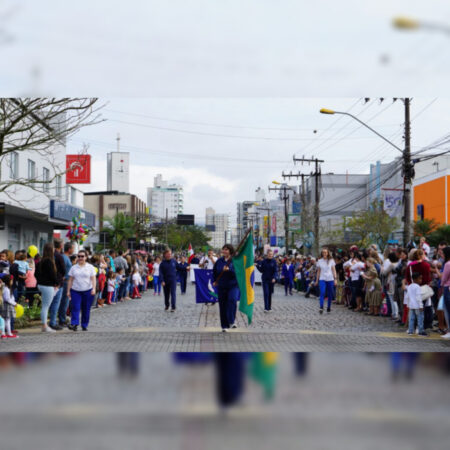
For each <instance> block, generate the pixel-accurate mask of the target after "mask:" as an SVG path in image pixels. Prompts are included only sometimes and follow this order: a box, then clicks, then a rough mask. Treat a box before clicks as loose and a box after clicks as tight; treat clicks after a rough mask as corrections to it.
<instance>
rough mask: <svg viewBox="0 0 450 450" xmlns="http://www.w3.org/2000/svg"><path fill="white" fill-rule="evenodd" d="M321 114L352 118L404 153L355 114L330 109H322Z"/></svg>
mask: <svg viewBox="0 0 450 450" xmlns="http://www.w3.org/2000/svg"><path fill="white" fill-rule="evenodd" d="M320 113H321V114H342V115H344V116H350V117H352V118H353V119H355V120H356V121H358V122H359V123H360V124H361V125H363V126H365V127H366V128H368V129H369V130H370V131H372V132H373V133H375V134H376V135H377V136H379V137H380V138H381V139H383V140H385V141H386V142H387V143H388V144H389V145H392V147H394V148H395V149H397V150H398V151H399V152H401V153H403V150H402V149H401V148H400V147H397V146H396V145H395V144H394V143H393V142H391V141H390V140H389V139H387V138H385V137H384V136H383V135H382V134H380V133H378V131H375V130H374V129H373V128H371V127H369V125H367V124H366V123H364V122H363V121H362V120H360V119H358V118H357V117H356V116H354V115H353V114H350V113H348V112H344V111H334V110H333V109H328V108H322V109H321V110H320Z"/></svg>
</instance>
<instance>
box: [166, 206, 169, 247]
mask: <svg viewBox="0 0 450 450" xmlns="http://www.w3.org/2000/svg"><path fill="white" fill-rule="evenodd" d="M168 222H169V209H168V208H166V245H167V247H168V246H169V242H168V240H167V224H168Z"/></svg>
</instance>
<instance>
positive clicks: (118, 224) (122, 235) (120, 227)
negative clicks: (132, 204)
mask: <svg viewBox="0 0 450 450" xmlns="http://www.w3.org/2000/svg"><path fill="white" fill-rule="evenodd" d="M102 220H103V221H107V222H108V223H107V225H105V226H104V227H103V228H102V231H103V232H105V233H107V234H108V237H109V247H110V248H111V249H114V250H116V251H117V250H126V248H127V240H128V239H130V238H132V237H135V236H136V221H135V219H134V218H133V217H131V216H127V215H125V214H124V213H118V214H116V215H115V216H114V217H113V218H109V217H103V218H102Z"/></svg>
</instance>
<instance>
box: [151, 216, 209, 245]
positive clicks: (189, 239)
mask: <svg viewBox="0 0 450 450" xmlns="http://www.w3.org/2000/svg"><path fill="white" fill-rule="evenodd" d="M166 231H167V240H166ZM152 236H153V237H155V238H156V239H157V240H158V241H159V242H165V243H166V244H168V245H169V246H170V247H172V248H174V249H175V250H178V251H179V250H185V249H187V248H188V247H189V244H192V247H193V248H201V247H203V246H205V245H208V241H209V240H210V238H209V237H208V236H207V235H206V234H205V230H204V228H202V227H200V226H198V225H177V224H176V223H174V222H173V221H172V222H170V223H168V224H167V230H166V224H160V225H158V226H153V227H152Z"/></svg>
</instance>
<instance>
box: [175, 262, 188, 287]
mask: <svg viewBox="0 0 450 450" xmlns="http://www.w3.org/2000/svg"><path fill="white" fill-rule="evenodd" d="M188 267H189V264H188V263H187V262H184V263H181V262H180V263H178V264H177V273H178V278H179V279H180V288H181V293H182V294H185V293H186V281H187V268H188Z"/></svg>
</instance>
